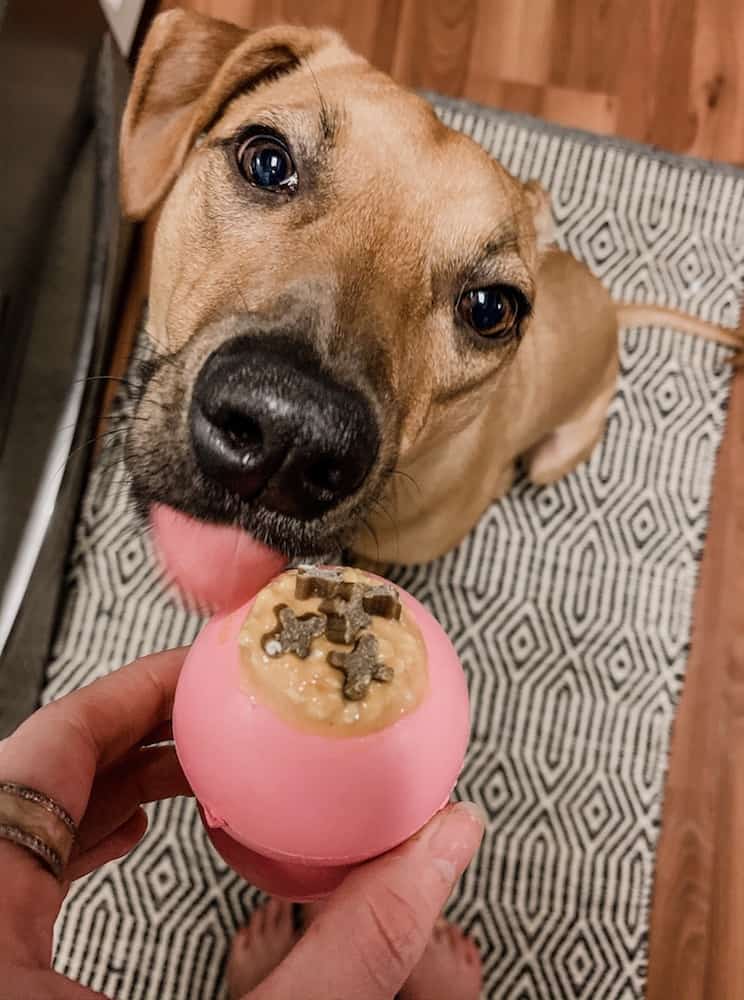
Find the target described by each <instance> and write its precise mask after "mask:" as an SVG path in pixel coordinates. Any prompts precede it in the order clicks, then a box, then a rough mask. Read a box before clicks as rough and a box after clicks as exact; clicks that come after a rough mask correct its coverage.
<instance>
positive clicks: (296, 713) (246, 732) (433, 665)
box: [173, 567, 469, 902]
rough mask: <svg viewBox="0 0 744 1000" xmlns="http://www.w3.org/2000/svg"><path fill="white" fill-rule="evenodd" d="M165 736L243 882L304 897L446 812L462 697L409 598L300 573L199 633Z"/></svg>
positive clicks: (337, 576) (358, 577) (371, 580)
mask: <svg viewBox="0 0 744 1000" xmlns="http://www.w3.org/2000/svg"><path fill="white" fill-rule="evenodd" d="M301 578H302V579H301ZM173 731H174V737H175V743H176V750H177V752H178V756H179V759H180V761H181V764H182V766H183V769H184V772H185V774H186V776H187V778H188V780H189V782H190V784H191V786H192V787H193V790H194V793H195V795H196V797H197V799H198V801H199V803H200V806H201V810H202V816H203V819H204V822H205V824H206V826H207V829H208V831H209V835H210V837H211V839H212V842H213V844H214V846H215V847H216V848H217V850H218V851H219V852H220V854H221V855H222V856H223V857H224V859H225V860H226V861H227V862H228V864H229V865H231V867H233V868H234V869H235V870H236V871H238V872H239V873H240V874H241V875H242V876H243V877H244V878H246V879H247V880H248V881H250V882H252V883H253V884H254V885H257V886H259V887H260V888H261V889H264V890H265V891H266V892H269V893H272V894H273V895H277V896H282V897H284V898H287V899H292V900H296V901H298V902H301V901H307V900H312V899H318V898H321V897H323V896H325V895H327V894H328V893H329V892H330V891H331V890H333V889H334V888H335V887H336V886H337V885H338V884H339V883H340V882H341V881H342V879H343V877H344V876H345V875H346V873H347V872H348V871H349V869H350V868H351V867H352V866H353V865H356V864H358V863H360V862H362V861H365V860H367V859H369V858H373V857H375V856H376V855H378V854H382V853H384V852H385V851H388V850H390V849H391V848H393V847H395V846H396V845H398V844H400V843H402V842H403V841H404V840H406V839H407V838H408V837H410V836H411V835H412V834H414V833H416V831H417V830H419V829H420V828H421V827H422V826H423V825H424V824H425V823H426V822H427V821H428V820H429V819H430V818H431V817H432V816H433V815H434V813H436V812H437V811H438V810H439V809H440V808H441V807H442V806H443V805H444V804H445V803H446V802H447V800H448V799H449V796H450V794H451V792H452V789H453V787H454V785H455V781H456V780H457V776H458V774H459V772H460V769H461V767H462V762H463V758H464V755H465V749H466V745H467V739H468V733H469V707H468V696H467V688H466V685H465V679H464V676H463V672H462V667H461V665H460V663H459V661H458V658H457V655H456V653H455V651H454V648H453V647H452V644H451V643H450V641H449V639H448V638H447V636H446V635H445V633H444V631H443V630H442V628H441V627H440V626H439V624H438V623H437V622H436V621H435V619H434V618H433V617H432V616H431V615H430V614H429V612H428V611H427V610H426V609H425V608H423V607H422V606H421V605H420V604H419V603H418V601H416V600H415V599H414V598H413V597H411V596H410V595H409V594H407V593H406V592H405V591H402V590H399V589H398V588H393V586H392V585H391V584H386V583H385V581H382V580H380V579H379V578H378V577H372V576H369V575H367V574H362V573H360V572H359V571H356V570H350V569H333V568H323V569H318V568H317V567H307V568H301V569H300V570H299V571H294V570H292V571H289V572H287V573H284V574H282V575H281V576H279V577H277V578H276V579H275V580H274V581H272V583H271V584H269V586H268V587H267V588H265V589H264V590H262V591H261V592H260V593H259V594H258V595H257V596H256V597H255V598H254V599H253V600H251V601H250V602H249V603H247V604H245V605H244V606H243V607H241V608H239V609H238V610H235V611H232V612H230V613H223V614H218V615H216V616H215V617H214V618H212V620H211V621H210V622H209V623H208V624H207V625H206V627H205V628H204V630H203V631H202V633H201V634H200V636H199V637H198V639H197V640H196V642H195V643H194V645H193V647H192V649H191V651H190V653H189V655H188V657H187V659H186V663H185V664H184V667H183V670H182V673H181V678H180V681H179V684H178V690H177V692H176V700H175V705H174V710H173Z"/></svg>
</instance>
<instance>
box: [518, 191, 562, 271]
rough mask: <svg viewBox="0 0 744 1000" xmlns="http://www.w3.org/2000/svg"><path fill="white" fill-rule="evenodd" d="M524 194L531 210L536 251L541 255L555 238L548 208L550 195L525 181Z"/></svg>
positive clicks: (551, 217) (553, 225) (551, 216)
mask: <svg viewBox="0 0 744 1000" xmlns="http://www.w3.org/2000/svg"><path fill="white" fill-rule="evenodd" d="M524 194H525V197H526V198H527V204H528V205H529V206H530V209H531V210H532V218H533V220H534V223H535V236H536V238H537V250H538V253H542V252H543V251H544V250H547V249H548V247H550V246H552V245H553V244H554V243H555V238H556V234H555V223H554V221H553V213H552V211H551V208H550V195H549V194H548V192H547V191H546V190H545V188H544V187H543V186H542V185H541V184H538V182H537V181H527V183H526V184H525V185H524Z"/></svg>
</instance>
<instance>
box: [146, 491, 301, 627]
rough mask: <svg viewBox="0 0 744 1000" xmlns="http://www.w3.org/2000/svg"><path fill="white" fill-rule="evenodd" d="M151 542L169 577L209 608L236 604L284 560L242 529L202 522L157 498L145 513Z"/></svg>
mask: <svg viewBox="0 0 744 1000" xmlns="http://www.w3.org/2000/svg"><path fill="white" fill-rule="evenodd" d="M150 520H151V522H152V528H153V535H154V537H155V547H156V549H157V552H158V556H159V557H160V560H161V562H162V564H163V566H164V568H165V571H166V573H167V574H168V576H169V578H170V579H172V580H173V581H174V582H175V584H176V585H177V586H178V588H179V589H180V590H181V591H182V592H183V593H184V595H186V597H188V598H191V599H192V600H194V601H196V602H197V603H198V604H200V605H202V606H207V607H209V608H210V609H211V610H213V611H229V610H231V609H232V608H237V607H240V605H241V604H245V602H246V601H248V600H250V598H251V597H253V596H254V594H257V593H258V591H259V590H260V589H261V588H262V587H263V586H264V585H265V584H267V583H268V582H269V580H271V579H272V577H274V576H276V574H277V573H279V572H280V571H281V570H282V569H283V568H284V566H285V565H286V563H287V560H286V559H285V557H284V556H282V555H280V554H279V553H278V552H274V550H273V549H269V548H267V547H266V546H265V545H262V544H261V543H260V542H257V541H256V540H255V538H252V537H251V536H250V535H249V534H247V533H246V532H245V531H240V530H239V529H238V528H230V527H227V526H225V525H217V524H204V523H203V522H201V521H195V520H194V519H193V518H191V517H187V516H186V515H185V514H181V513H180V512H179V511H176V510H174V509H173V508H172V507H164V506H162V505H160V504H158V505H156V506H154V507H153V508H152V511H151V514H150Z"/></svg>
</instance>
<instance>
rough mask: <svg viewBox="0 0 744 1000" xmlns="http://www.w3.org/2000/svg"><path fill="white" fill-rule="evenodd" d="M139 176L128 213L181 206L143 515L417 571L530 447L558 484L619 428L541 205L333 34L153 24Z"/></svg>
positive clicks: (130, 181)
mask: <svg viewBox="0 0 744 1000" xmlns="http://www.w3.org/2000/svg"><path fill="white" fill-rule="evenodd" d="M121 178H122V182H121V189H122V199H123V205H124V209H125V211H126V212H127V213H128V214H129V215H130V216H132V217H134V218H142V217H143V216H144V215H146V214H147V213H148V212H150V211H151V210H152V209H153V208H155V207H156V206H157V205H159V204H161V203H162V214H161V217H160V221H159V225H158V230H157V237H156V243H155V248H154V259H153V268H152V279H151V294H150V313H149V330H150V333H151V335H152V337H153V339H154V341H155V343H156V344H157V346H158V349H159V351H160V352H161V353H162V358H161V360H160V361H159V362H158V363H157V364H156V365H155V367H154V371H153V374H152V376H151V378H150V379H149V382H148V384H147V386H146V389H145V391H144V393H143V396H142V399H141V401H140V403H139V409H138V414H137V416H138V418H139V419H137V420H135V422H134V423H133V427H132V431H131V434H130V440H129V445H128V461H129V465H130V469H131V471H132V474H133V479H134V483H135V489H136V492H137V495H138V496H139V497H140V499H141V500H142V502H143V504H145V505H148V504H150V503H152V502H160V503H166V504H169V505H171V506H174V507H176V508H178V509H181V510H183V511H185V512H187V513H189V514H191V515H193V516H195V517H197V518H202V519H206V520H210V521H218V522H219V521H225V522H230V523H236V524H239V525H240V526H241V527H243V528H245V529H246V530H247V531H249V532H251V533H253V534H254V535H255V536H256V537H258V538H260V539H261V540H264V541H266V542H267V543H268V544H270V545H271V546H273V547H275V548H278V549H280V550H282V551H283V552H285V553H287V554H289V555H291V556H297V555H304V556H308V555H314V554H319V553H323V552H327V551H332V550H334V549H335V548H336V547H337V546H339V545H347V546H348V545H350V546H351V548H352V549H353V551H354V552H355V553H356V554H357V555H358V556H362V557H364V558H366V559H371V560H377V561H396V562H422V561H426V560H429V559H431V558H433V557H435V556H438V555H440V554H441V553H443V552H445V551H446V550H447V549H449V548H451V547H452V546H454V545H455V544H456V543H457V542H458V541H459V540H460V539H461V538H462V537H463V536H464V535H465V534H466V533H467V532H468V531H469V530H470V529H471V528H472V527H473V525H474V524H475V523H476V521H477V520H478V518H479V517H480V515H481V514H482V513H483V511H484V510H485V509H486V507H487V506H488V505H489V503H490V502H491V501H492V500H493V499H494V498H496V497H498V496H499V495H501V494H503V493H504V492H505V491H506V490H507V489H508V488H509V485H510V484H511V482H512V477H513V474H514V466H515V461H516V460H517V459H519V458H524V460H525V462H526V467H527V471H528V474H529V476H530V478H531V479H532V480H533V481H534V482H536V483H547V482H549V481H551V480H553V479H555V478H557V477H559V476H561V475H563V474H564V473H566V472H567V471H568V470H570V469H571V468H573V467H574V466H575V465H576V464H577V463H578V462H581V461H582V460H583V459H584V458H586V456H587V455H588V454H589V452H590V451H591V449H592V448H593V446H594V444H595V443H596V441H597V439H598V438H599V437H600V435H601V433H602V429H603V426H604V421H605V415H606V411H607V407H608V404H609V402H610V400H611V398H612V395H613V392H614V389H615V382H616V376H617V367H618V350H617V322H618V320H617V314H616V309H615V307H614V305H613V303H612V302H611V301H610V298H609V296H608V294H607V292H606V291H605V289H604V288H603V286H602V285H601V284H600V283H599V281H598V280H597V279H595V278H594V277H593V276H592V275H591V274H590V273H589V271H588V270H587V269H586V268H585V267H583V266H582V265H581V264H579V263H577V262H576V261H575V260H574V259H573V258H572V257H570V256H569V255H568V254H566V253H563V252H560V251H558V250H555V249H553V248H552V247H551V240H552V236H551V226H550V212H549V207H548V205H547V199H546V197H545V195H544V194H543V193H542V192H541V190H540V189H539V188H538V187H537V186H535V185H533V184H527V185H525V184H522V183H520V182H519V181H517V180H516V179H515V178H513V177H512V176H511V175H510V174H508V173H507V171H506V170H504V169H503V168H502V167H501V166H500V165H499V164H498V163H496V162H494V161H493V160H492V159H491V158H490V157H489V156H488V155H487V154H486V153H485V152H484V151H483V150H482V149H481V148H480V147H479V146H478V145H477V144H476V143H474V142H473V141H471V140H470V139H468V138H466V137H464V136H462V135H460V134H458V133H456V132H454V131H451V130H450V129H448V128H446V127H445V126H444V125H442V124H441V123H440V122H439V120H438V119H437V117H436V115H435V114H434V112H433V110H432V109H431V107H430V106H429V105H428V104H427V103H426V102H425V101H423V100H421V99H420V98H418V97H417V96H414V95H413V94H411V93H409V92H407V91H405V90H403V89H402V88H400V87H399V86H397V85H396V84H395V83H393V82H392V81H391V80H390V79H389V78H388V77H387V76H385V75H384V74H382V73H380V72H377V71H376V70H374V69H373V68H372V67H371V66H370V65H369V64H368V63H367V62H365V61H364V60H363V59H361V58H359V57H358V56H356V55H354V54H352V53H351V52H350V51H349V50H348V48H347V47H346V46H345V45H344V44H343V42H342V41H341V39H340V38H339V37H338V36H336V35H335V34H333V33H331V32H328V31H316V30H309V29H303V28H291V27H281V28H272V29H267V30H263V31H258V32H255V33H248V32H245V31H241V30H239V29H238V28H236V27H233V26H230V25H227V24H222V23H219V22H216V21H211V20H208V19H205V18H201V17H197V16H195V15H192V14H188V13H186V12H184V11H180V10H175V11H172V12H169V13H167V14H163V15H161V16H160V17H158V18H157V19H156V20H155V22H154V25H153V28H152V30H151V32H150V34H149V36H148V39H147V41H146V43H145V46H144V49H143V51H142V55H141V58H140V61H139V64H138V67H137V71H136V75H135V79H134V84H133V87H132V91H131V96H130V99H129V104H128V106H127V110H126V116H125V120H124V125H123V132H122V142H121ZM700 325H701V324H697V325H696V326H700ZM709 332H710V331H709Z"/></svg>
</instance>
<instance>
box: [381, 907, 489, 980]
mask: <svg viewBox="0 0 744 1000" xmlns="http://www.w3.org/2000/svg"><path fill="white" fill-rule="evenodd" d="M482 985H483V974H482V972H481V960H480V954H479V953H478V946H477V945H476V943H475V941H473V940H472V939H471V938H469V937H466V936H465V935H464V934H463V933H462V931H461V930H459V929H458V928H457V927H455V926H454V925H453V924H448V923H447V921H446V920H440V921H439V922H438V923H437V924H436V925H435V927H434V931H433V932H432V935H431V938H430V939H429V943H428V945H427V946H426V951H425V952H424V954H423V956H422V958H421V961H420V962H419V964H418V965H417V966H416V968H415V969H414V970H413V972H412V973H411V975H410V976H409V977H408V982H407V983H406V984H405V986H404V987H403V989H402V990H401V991H400V994H399V996H400V1000H453V998H454V997H457V1000H478V998H479V997H480V995H481V988H482Z"/></svg>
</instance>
